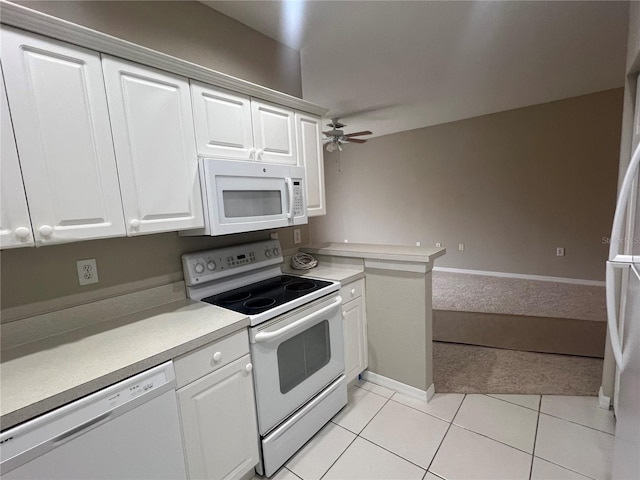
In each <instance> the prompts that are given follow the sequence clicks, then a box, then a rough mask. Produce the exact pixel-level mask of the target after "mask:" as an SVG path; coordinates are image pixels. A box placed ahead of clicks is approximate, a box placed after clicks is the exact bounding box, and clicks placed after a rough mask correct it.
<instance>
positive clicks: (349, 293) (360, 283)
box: [340, 278, 364, 303]
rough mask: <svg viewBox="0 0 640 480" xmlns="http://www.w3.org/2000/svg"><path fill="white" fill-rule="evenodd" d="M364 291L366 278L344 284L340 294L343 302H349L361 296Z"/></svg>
mask: <svg viewBox="0 0 640 480" xmlns="http://www.w3.org/2000/svg"><path fill="white" fill-rule="evenodd" d="M363 291H364V278H361V279H359V280H356V281H355V282H350V283H347V284H346V285H343V286H342V288H340V296H341V297H342V302H343V303H347V302H348V301H350V300H353V299H354V298H358V297H361V296H362V292H363Z"/></svg>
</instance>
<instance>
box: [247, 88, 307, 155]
mask: <svg viewBox="0 0 640 480" xmlns="http://www.w3.org/2000/svg"><path fill="white" fill-rule="evenodd" d="M251 119H252V122H253V143H254V146H255V147H256V160H258V161H260V162H266V163H283V164H287V165H297V164H298V157H297V150H296V134H295V120H294V111H293V110H291V109H289V108H285V107H281V106H278V105H274V104H272V103H267V102H263V101H261V100H257V99H255V98H252V99H251Z"/></svg>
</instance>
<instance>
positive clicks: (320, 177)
mask: <svg viewBox="0 0 640 480" xmlns="http://www.w3.org/2000/svg"><path fill="white" fill-rule="evenodd" d="M320 122H321V119H320V117H317V116H315V115H307V114H305V113H302V112H296V133H297V140H298V164H299V165H300V166H303V167H305V172H306V174H307V182H306V188H307V192H306V193H307V215H308V216H309V217H315V216H318V215H326V213H327V205H326V202H325V187H324V157H323V155H322V125H321V123H320Z"/></svg>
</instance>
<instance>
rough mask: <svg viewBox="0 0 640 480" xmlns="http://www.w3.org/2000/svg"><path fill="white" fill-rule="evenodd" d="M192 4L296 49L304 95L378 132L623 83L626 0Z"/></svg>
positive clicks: (353, 128)
mask: <svg viewBox="0 0 640 480" xmlns="http://www.w3.org/2000/svg"><path fill="white" fill-rule="evenodd" d="M203 3H205V4H207V5H208V6H210V7H212V8H215V9H216V10H218V11H220V12H222V13H224V14H226V15H228V16H230V17H233V18H235V19H237V20H239V21H240V22H242V23H244V24H246V25H248V26H250V27H252V28H254V29H255V30H258V31H260V32H262V33H264V34H266V35H268V36H269V37H271V38H274V39H276V40H278V41H280V42H282V43H286V44H288V45H290V46H292V47H294V48H297V49H299V50H300V55H301V61H302V87H303V94H304V98H305V99H306V100H309V101H311V102H315V103H317V104H320V105H322V106H324V107H327V108H329V109H330V112H329V114H328V115H327V116H328V117H333V116H339V117H341V118H342V119H343V121H344V123H347V124H348V125H349V126H348V127H347V128H345V131H346V132H347V133H348V132H352V131H356V130H364V129H368V130H372V131H373V132H374V136H378V135H384V134H388V133H393V132H399V131H404V130H410V129H414V128H420V127H424V126H428V125H435V124H439V123H445V122H451V121H454V120H460V119H463V118H470V117H475V116H478V115H485V114H489V113H494V112H499V111H504V110H510V109H513V108H519V107H524V106H527V105H533V104H538V103H544V102H550V101H554V100H559V99H563V98H568V97H573V96H577V95H584V94H588V93H593V92H597V91H601V90H607V89H611V88H616V87H621V86H622V85H623V83H624V71H625V50H626V38H627V8H628V4H627V2H617V1H604V2H592V1H587V2H581V1H569V2H555V1H533V2H521V1H498V2H488V1H472V2H458V1H441V2H431V1H407V2H405V1H371V2H370V1H321V0H313V1H306V2H300V1H296V0H290V1H286V2H279V1H269V0H261V1H205V2H203ZM594 114H595V112H594Z"/></svg>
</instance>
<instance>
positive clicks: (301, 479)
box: [280, 465, 303, 480]
mask: <svg viewBox="0 0 640 480" xmlns="http://www.w3.org/2000/svg"><path fill="white" fill-rule="evenodd" d="M282 469H283V470H287V471H289V472H291V473H292V475H294V476H295V477H296V478H299V479H300V480H303V478H302V477H301V476H300V475H298V474H297V473H296V472H294V471H293V470H291V469H289V468H287V466H286V465H285V466H284V467H282ZM281 471H282V470H280V472H281Z"/></svg>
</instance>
